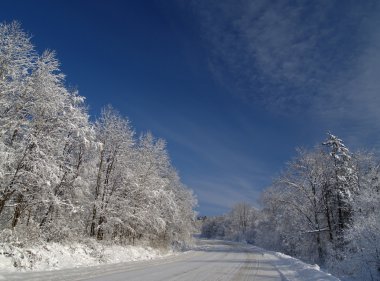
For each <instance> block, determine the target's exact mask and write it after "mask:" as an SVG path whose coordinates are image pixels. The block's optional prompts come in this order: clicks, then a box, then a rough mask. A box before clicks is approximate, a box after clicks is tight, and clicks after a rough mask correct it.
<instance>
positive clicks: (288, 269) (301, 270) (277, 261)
mask: <svg viewBox="0 0 380 281" xmlns="http://www.w3.org/2000/svg"><path fill="white" fill-rule="evenodd" d="M251 249H252V250H254V251H258V252H261V253H262V255H263V257H265V259H267V260H270V262H271V263H272V264H273V265H274V266H275V267H276V268H277V270H278V272H279V273H280V275H281V277H282V280H284V281H285V280H286V281H339V280H340V279H338V278H337V277H335V276H332V275H331V274H330V273H327V272H324V271H322V270H321V269H320V268H319V266H318V265H317V264H314V265H311V264H307V263H304V262H302V261H300V260H299V259H296V258H293V257H291V256H288V255H285V254H283V253H279V252H272V251H267V250H264V249H262V248H259V247H252V248H251Z"/></svg>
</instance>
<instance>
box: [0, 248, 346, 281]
mask: <svg viewBox="0 0 380 281" xmlns="http://www.w3.org/2000/svg"><path fill="white" fill-rule="evenodd" d="M0 280H30V281H33V280H36V281H37V280H70V281H72V280H92V281H95V280H96V281H100V280H102V281H103V280H106V281H117V280H128V281H134V280H135V281H155V280H157V281H158V280H165V281H167V280H181V281H200V280H207V281H211V280H220V281H222V280H235V281H237V280H255V281H258V280H262V281H266V280H268V281H269V280H270V281H275V280H282V281H285V280H297V281H299V280H310V281H317V280H339V279H337V278H335V277H333V276H331V275H328V274H326V273H324V272H322V271H319V270H318V268H317V267H315V266H311V265H307V264H305V263H302V262H300V261H299V260H296V259H293V258H290V257H288V256H285V255H282V254H278V253H274V252H267V251H263V250H261V249H259V248H256V247H252V246H247V245H244V244H239V243H231V242H223V241H216V240H200V241H199V243H198V246H197V247H196V248H195V250H192V251H188V252H186V253H184V254H179V255H173V256H169V257H166V258H161V259H156V260H150V261H139V262H129V263H118V264H110V265H101V266H94V267H82V268H73V269H65V270H55V271H45V272H27V273H9V274H8V273H7V274H1V273H0Z"/></svg>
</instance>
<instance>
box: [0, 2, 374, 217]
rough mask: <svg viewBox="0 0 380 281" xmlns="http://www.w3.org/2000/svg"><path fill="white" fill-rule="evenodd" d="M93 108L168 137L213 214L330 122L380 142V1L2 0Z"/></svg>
mask: <svg viewBox="0 0 380 281" xmlns="http://www.w3.org/2000/svg"><path fill="white" fill-rule="evenodd" d="M0 2H1V9H0V20H1V21H11V20H18V21H20V22H21V24H22V26H23V28H24V29H25V30H26V31H28V32H29V33H31V34H32V35H33V39H32V41H33V43H34V44H35V45H36V46H37V48H38V49H39V50H41V51H42V50H44V49H53V50H56V51H57V54H58V58H59V59H60V61H61V64H62V67H61V68H62V70H63V72H64V73H65V74H66V75H67V85H68V86H70V87H73V88H78V90H79V92H80V94H81V95H83V96H85V97H86V98H87V103H88V105H89V108H90V113H91V115H92V116H94V117H96V116H97V115H98V114H99V112H100V108H101V107H102V106H104V105H106V104H108V103H110V104H112V105H113V106H114V107H116V108H117V109H118V110H119V111H120V112H121V113H122V114H124V115H126V116H127V117H128V118H129V119H130V120H131V121H132V123H133V125H134V127H135V129H136V130H137V131H138V132H142V131H146V130H150V131H152V132H153V133H154V134H155V135H156V136H157V137H162V138H164V139H166V140H167V141H168V149H169V153H170V155H171V158H172V162H173V165H174V166H175V167H176V168H177V169H178V170H179V173H180V176H181V178H182V180H183V182H184V183H185V184H186V185H188V186H189V187H190V188H192V189H193V190H194V191H195V193H196V194H197V196H198V200H199V208H198V210H199V211H200V213H201V214H206V215H213V214H219V213H223V212H225V211H227V209H228V207H230V206H231V205H232V204H234V203H235V202H237V201H247V202H251V203H252V204H255V205H257V206H258V203H257V200H258V199H259V196H260V192H261V190H263V189H264V188H265V187H266V186H268V185H269V184H270V183H271V181H272V179H273V178H274V177H275V176H276V174H278V173H279V172H280V171H281V169H282V168H283V167H284V164H285V163H286V162H287V161H288V160H290V159H291V157H293V156H294V155H295V148H296V147H299V146H304V147H312V146H314V145H315V144H317V143H320V142H321V141H322V140H323V139H324V138H325V136H326V135H325V134H326V132H327V131H331V132H333V133H334V134H336V135H338V136H339V137H340V138H342V139H343V140H345V142H346V144H347V145H348V146H349V147H351V148H352V149H357V148H362V147H367V148H375V149H378V148H379V144H380V142H379V131H380V130H379V129H380V122H379V121H380V110H379V109H378V107H379V105H380V95H379V93H380V79H379V74H380V49H379V48H380V17H379V14H380V13H379V12H380V9H379V8H380V7H379V4H378V3H379V2H378V1H332V0H326V1H323V0H321V1H286V0H284V1H268V0H260V1H259V0H253V1H245V0H241V1H240V0H236V1H232V0H231V1H201V0H199V1H184V0H183V1H153V0H152V1H115V0H114V1H73V0H72V1H68V0H66V1H40V0H36V1H26V0H24V1H21V0H13V1H0Z"/></svg>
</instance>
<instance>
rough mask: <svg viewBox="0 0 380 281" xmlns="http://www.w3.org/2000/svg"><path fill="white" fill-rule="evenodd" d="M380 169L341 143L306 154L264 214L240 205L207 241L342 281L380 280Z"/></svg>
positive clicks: (211, 221) (208, 227) (280, 182)
mask: <svg viewBox="0 0 380 281" xmlns="http://www.w3.org/2000/svg"><path fill="white" fill-rule="evenodd" d="M379 180H380V162H379V159H378V158H377V157H375V156H374V155H373V154H372V153H369V152H363V151H359V152H355V153H352V152H350V151H349V149H348V148H347V147H346V146H345V144H344V143H343V141H342V140H341V139H339V138H338V137H336V136H334V135H332V134H328V138H327V139H326V140H325V141H324V142H323V143H321V144H320V145H318V146H316V147H315V148H314V149H310V150H307V149H298V150H297V156H296V157H295V158H294V159H293V160H291V161H290V162H289V163H288V164H287V165H286V168H285V169H284V171H283V172H282V173H281V174H280V176H278V177H277V178H276V179H275V180H274V182H273V184H272V185H271V186H270V187H269V188H267V189H266V190H264V191H263V193H262V198H261V203H262V209H260V210H258V209H256V208H254V207H252V206H250V205H249V204H247V203H238V204H237V205H235V206H234V207H233V208H232V209H231V211H230V212H229V213H228V214H226V215H224V216H219V217H212V218H208V219H206V220H205V222H204V224H203V227H202V235H203V236H204V237H208V238H211V237H218V238H222V239H233V240H245V241H247V242H250V243H254V244H256V245H258V246H261V247H264V248H266V249H272V250H276V251H281V252H285V253H286V254H289V255H292V256H295V257H298V258H301V259H303V260H305V261H307V262H312V263H317V264H319V265H321V266H323V267H325V268H327V269H329V270H330V271H331V272H334V273H335V274H337V275H339V276H349V277H353V278H356V280H380V216H379V207H380V181H379Z"/></svg>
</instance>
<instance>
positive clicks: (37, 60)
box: [0, 22, 196, 253]
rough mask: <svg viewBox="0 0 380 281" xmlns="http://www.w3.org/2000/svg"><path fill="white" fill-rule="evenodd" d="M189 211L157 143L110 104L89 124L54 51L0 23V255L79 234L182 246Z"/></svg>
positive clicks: (185, 192)
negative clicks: (40, 47) (42, 48)
mask: <svg viewBox="0 0 380 281" xmlns="http://www.w3.org/2000/svg"><path fill="white" fill-rule="evenodd" d="M195 205H196V199H195V197H194V195H193V193H192V191H191V190H190V189H188V188H187V187H186V186H185V185H184V184H183V183H182V182H181V180H180V178H179V176H178V173H177V171H176V170H175V168H174V167H173V166H172V165H171V162H170V158H169V155H168V152H167V148H166V143H165V141H164V140H162V139H159V138H155V137H154V136H153V135H152V134H151V133H149V132H147V133H143V134H140V135H137V134H136V133H135V131H134V129H133V128H132V125H131V123H130V121H129V120H128V119H127V118H126V117H124V116H121V115H120V114H119V113H118V111H117V110H115V109H113V108H112V106H106V107H104V108H103V110H102V112H101V114H100V117H99V118H97V119H96V120H95V121H91V118H90V116H89V113H88V111H87V105H86V103H85V98H84V97H83V96H80V95H79V94H78V92H77V91H75V90H74V91H73V90H70V89H68V87H66V85H65V75H64V74H63V73H62V72H61V70H60V63H59V61H58V60H57V58H56V55H55V53H54V52H52V51H45V52H43V53H42V54H38V52H37V51H36V48H35V47H34V46H33V44H32V42H31V39H30V35H29V34H27V33H26V32H24V31H23V30H22V28H21V26H20V24H19V23H17V22H12V23H3V24H0V240H1V242H2V243H1V247H2V249H3V247H5V246H4V245H5V244H4V243H8V244H6V245H7V247H8V246H9V245H14V246H15V247H16V246H17V247H24V246H25V245H30V244H31V243H37V242H40V241H44V242H62V241H66V242H67V241H69V242H72V241H80V240H83V239H85V238H91V239H95V240H97V241H105V242H107V241H108V242H111V243H116V244H122V245H123V244H133V245H134V244H136V243H142V242H144V243H145V244H148V245H151V246H153V247H182V246H183V245H184V244H185V243H186V242H187V241H188V240H189V239H190V238H191V234H192V232H193V225H194V215H195V213H194V210H193V209H194V207H195ZM4 251H5V252H7V251H8V252H9V249H8V250H4V249H3V253H4Z"/></svg>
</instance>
